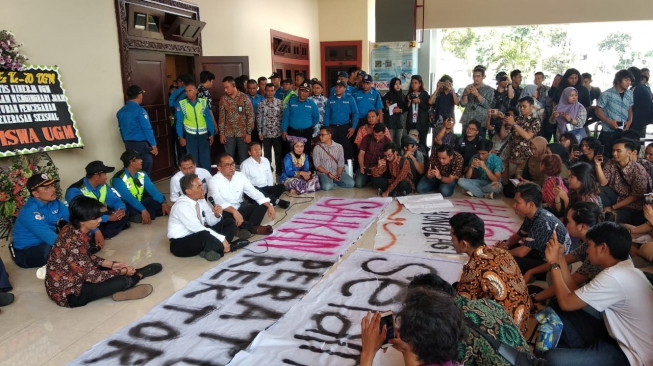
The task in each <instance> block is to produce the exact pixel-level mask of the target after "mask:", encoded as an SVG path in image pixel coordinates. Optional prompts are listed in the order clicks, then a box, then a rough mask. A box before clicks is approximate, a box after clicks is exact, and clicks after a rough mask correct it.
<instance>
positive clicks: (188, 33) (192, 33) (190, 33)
mask: <svg viewBox="0 0 653 366" xmlns="http://www.w3.org/2000/svg"><path fill="white" fill-rule="evenodd" d="M198 29H199V27H196V26H194V25H189V26H188V27H187V28H186V31H185V32H184V37H187V38H193V37H195V33H197V30H198Z"/></svg>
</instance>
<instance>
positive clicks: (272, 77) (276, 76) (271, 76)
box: [268, 72, 281, 79]
mask: <svg viewBox="0 0 653 366" xmlns="http://www.w3.org/2000/svg"><path fill="white" fill-rule="evenodd" d="M268 79H281V75H279V74H278V73H276V72H273V73H272V75H270V77H269V78H268Z"/></svg>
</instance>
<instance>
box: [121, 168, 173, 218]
mask: <svg viewBox="0 0 653 366" xmlns="http://www.w3.org/2000/svg"><path fill="white" fill-rule="evenodd" d="M124 170H125V174H126V175H127V176H130V177H132V179H133V180H134V181H136V180H137V178H136V177H134V176H132V175H131V174H129V170H127V168H125V169H124ZM111 185H112V186H113V188H114V189H115V190H116V191H118V194H119V195H120V197H121V198H122V199H123V200H124V201H125V202H127V204H128V205H130V206H131V207H133V208H135V209H136V210H138V211H143V210H145V206H143V205H142V204H141V203H140V202H139V201H138V199H137V198H136V197H134V196H133V195H132V194H131V192H129V189H127V186H126V185H125V182H123V181H122V179H120V178H118V177H114V178H113V179H111ZM143 187H144V188H145V192H147V193H148V194H149V195H150V196H152V198H153V199H154V200H155V201H157V202H159V203H163V202H164V201H165V199H164V198H163V195H162V194H161V193H159V191H158V190H157V189H156V187H155V186H154V183H152V180H151V179H150V177H149V176H148V175H147V174H145V182H144V183H143Z"/></svg>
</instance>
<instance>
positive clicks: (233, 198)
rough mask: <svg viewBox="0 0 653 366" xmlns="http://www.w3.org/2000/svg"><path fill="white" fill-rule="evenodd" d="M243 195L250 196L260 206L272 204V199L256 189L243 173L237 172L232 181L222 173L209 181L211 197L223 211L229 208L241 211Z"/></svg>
mask: <svg viewBox="0 0 653 366" xmlns="http://www.w3.org/2000/svg"><path fill="white" fill-rule="evenodd" d="M243 194H246V195H248V196H249V197H250V198H251V199H253V200H254V201H256V203H258V204H259V205H262V204H264V203H266V202H270V199H269V198H267V197H265V196H264V195H263V193H261V191H259V190H258V189H256V188H255V187H254V186H253V185H252V183H250V181H249V180H248V179H247V177H246V176H245V174H243V173H241V172H235V173H234V175H233V177H231V180H229V179H227V178H225V176H224V175H222V173H220V172H218V173H216V175H214V176H213V178H211V179H209V196H210V197H213V199H214V200H215V204H216V205H218V206H220V207H222V209H223V210H226V209H227V208H229V207H233V208H235V209H236V210H237V209H239V208H240V203H241V202H243Z"/></svg>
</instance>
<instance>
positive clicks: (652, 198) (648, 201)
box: [644, 193, 653, 205]
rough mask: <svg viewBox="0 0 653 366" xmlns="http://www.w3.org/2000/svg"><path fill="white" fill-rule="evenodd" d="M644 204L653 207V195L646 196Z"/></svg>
mask: <svg viewBox="0 0 653 366" xmlns="http://www.w3.org/2000/svg"><path fill="white" fill-rule="evenodd" d="M644 203H645V204H647V205H653V195H652V194H651V193H647V194H645V195H644Z"/></svg>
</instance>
